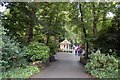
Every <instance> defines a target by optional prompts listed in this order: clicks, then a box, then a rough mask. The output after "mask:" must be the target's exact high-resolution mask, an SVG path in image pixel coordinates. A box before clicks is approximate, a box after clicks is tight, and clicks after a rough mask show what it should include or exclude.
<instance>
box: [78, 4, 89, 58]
mask: <svg viewBox="0 0 120 80" xmlns="http://www.w3.org/2000/svg"><path fill="white" fill-rule="evenodd" d="M79 10H80V13H81V18H80V19H81V22H82V26H83V27H82V30H83V33H84V37H85V39H86V38H87V33H86V28H85V25H84V20H83V11H82V5H81V3H79ZM85 44H86V45H85V59H88V45H89V44H88V41H87V40H86V42H85Z"/></svg>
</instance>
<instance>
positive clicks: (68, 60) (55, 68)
mask: <svg viewBox="0 0 120 80" xmlns="http://www.w3.org/2000/svg"><path fill="white" fill-rule="evenodd" d="M55 58H56V59H57V61H55V62H52V63H51V64H50V66H48V67H46V68H45V69H44V70H42V71H41V72H39V73H38V74H35V75H33V76H32V78H91V76H90V75H88V74H87V73H85V71H84V67H83V65H82V64H80V63H79V62H78V61H79V57H76V56H74V55H73V54H71V53H57V54H56V55H55Z"/></svg>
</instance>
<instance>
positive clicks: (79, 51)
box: [77, 45, 83, 56]
mask: <svg viewBox="0 0 120 80" xmlns="http://www.w3.org/2000/svg"><path fill="white" fill-rule="evenodd" d="M77 51H78V56H80V55H81V53H82V52H83V50H82V48H81V46H80V45H79V46H78V49H77Z"/></svg>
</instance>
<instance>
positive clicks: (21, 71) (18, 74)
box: [0, 66, 39, 78]
mask: <svg viewBox="0 0 120 80" xmlns="http://www.w3.org/2000/svg"><path fill="white" fill-rule="evenodd" d="M37 72H39V69H38V68H37V67H35V66H27V67H25V68H23V67H19V68H15V69H11V70H9V71H7V72H3V73H0V78H28V77H30V76H31V75H33V74H35V73H37Z"/></svg>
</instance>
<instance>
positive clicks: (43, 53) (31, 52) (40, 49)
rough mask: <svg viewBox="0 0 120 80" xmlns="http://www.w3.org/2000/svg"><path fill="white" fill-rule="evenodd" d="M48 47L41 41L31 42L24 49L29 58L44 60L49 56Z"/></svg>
mask: <svg viewBox="0 0 120 80" xmlns="http://www.w3.org/2000/svg"><path fill="white" fill-rule="evenodd" d="M49 51H50V49H49V47H48V46H46V45H45V44H43V43H38V42H31V43H30V45H28V46H27V47H26V49H25V56H27V57H28V56H29V58H30V60H32V61H36V60H41V61H44V62H46V61H47V60H48V58H49Z"/></svg>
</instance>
